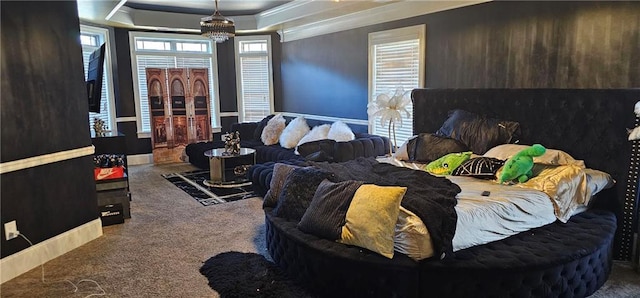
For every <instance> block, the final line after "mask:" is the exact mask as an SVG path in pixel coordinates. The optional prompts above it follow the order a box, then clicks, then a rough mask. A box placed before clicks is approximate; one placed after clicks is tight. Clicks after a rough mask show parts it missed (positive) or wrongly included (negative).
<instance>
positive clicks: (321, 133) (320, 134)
mask: <svg viewBox="0 0 640 298" xmlns="http://www.w3.org/2000/svg"><path fill="white" fill-rule="evenodd" d="M330 128H331V125H329V124H323V125H319V126H315V127H313V128H312V129H311V131H310V132H309V133H307V134H306V135H304V137H302V139H300V141H299V142H298V145H297V146H300V145H302V144H305V143H309V142H313V141H319V140H325V139H327V136H328V135H329V129H330ZM296 154H298V155H299V153H298V148H296Z"/></svg>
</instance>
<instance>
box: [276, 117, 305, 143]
mask: <svg viewBox="0 0 640 298" xmlns="http://www.w3.org/2000/svg"><path fill="white" fill-rule="evenodd" d="M309 130H310V128H309V125H307V120H305V119H304V117H302V116H300V117H297V118H296V119H293V120H291V122H289V125H287V127H285V128H284V130H283V131H282V134H280V146H282V147H284V148H287V149H291V148H294V147H295V146H296V145H298V142H300V139H302V137H304V135H306V134H307V133H308V132H309Z"/></svg>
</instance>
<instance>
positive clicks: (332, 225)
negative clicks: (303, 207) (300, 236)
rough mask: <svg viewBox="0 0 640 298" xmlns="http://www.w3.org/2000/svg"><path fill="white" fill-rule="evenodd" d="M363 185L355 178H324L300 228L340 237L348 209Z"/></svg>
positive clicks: (308, 231) (331, 236)
mask: <svg viewBox="0 0 640 298" xmlns="http://www.w3.org/2000/svg"><path fill="white" fill-rule="evenodd" d="M361 185H362V182H360V181H353V180H348V181H342V182H338V183H333V182H331V181H329V180H323V181H322V182H321V183H320V185H318V189H317V190H316V193H315V194H314V195H313V200H311V204H310V205H309V208H307V211H305V213H304V215H303V216H302V219H300V222H299V223H298V229H300V230H301V231H303V232H305V233H309V234H313V235H316V236H318V237H320V238H325V239H329V240H338V239H340V234H341V233H342V226H344V224H345V222H346V216H347V209H349V204H351V200H352V199H353V195H354V194H355V193H356V190H358V188H359V187H360V186H361Z"/></svg>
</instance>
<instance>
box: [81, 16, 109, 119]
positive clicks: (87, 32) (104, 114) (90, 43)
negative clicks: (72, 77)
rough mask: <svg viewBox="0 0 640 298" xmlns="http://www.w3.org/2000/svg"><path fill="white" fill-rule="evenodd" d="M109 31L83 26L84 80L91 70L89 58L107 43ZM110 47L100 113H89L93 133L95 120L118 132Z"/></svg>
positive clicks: (107, 55) (105, 68)
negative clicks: (114, 106)
mask: <svg viewBox="0 0 640 298" xmlns="http://www.w3.org/2000/svg"><path fill="white" fill-rule="evenodd" d="M107 36H108V31H107V30H106V29H103V28H97V27H90V26H85V25H82V26H81V27H80V44H81V45H82V61H83V64H84V79H85V81H86V80H87V71H88V68H89V56H91V53H93V51H95V50H97V49H98V48H99V47H100V46H101V45H102V44H103V43H106V41H107ZM108 51H109V46H108V45H107V47H106V49H105V60H104V75H103V77H102V93H101V95H100V112H99V113H92V112H89V116H88V117H89V128H90V130H91V131H93V123H94V118H99V119H102V121H104V123H105V125H106V126H107V130H112V131H116V130H117V127H115V122H114V121H113V119H112V117H111V116H112V115H111V110H112V104H113V100H111V90H112V89H111V86H110V82H111V80H110V79H109V78H110V77H111V67H110V66H109V63H108V57H109V54H108Z"/></svg>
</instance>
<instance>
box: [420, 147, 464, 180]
mask: <svg viewBox="0 0 640 298" xmlns="http://www.w3.org/2000/svg"><path fill="white" fill-rule="evenodd" d="M469 158H471V151H469V152H461V153H449V154H447V155H445V156H443V157H440V158H438V159H436V160H434V161H432V162H430V163H428V164H427V165H426V167H425V171H427V172H429V173H431V174H433V175H451V173H453V170H455V169H456V168H457V167H459V166H460V165H461V164H462V163H463V162H465V161H467V160H469Z"/></svg>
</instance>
